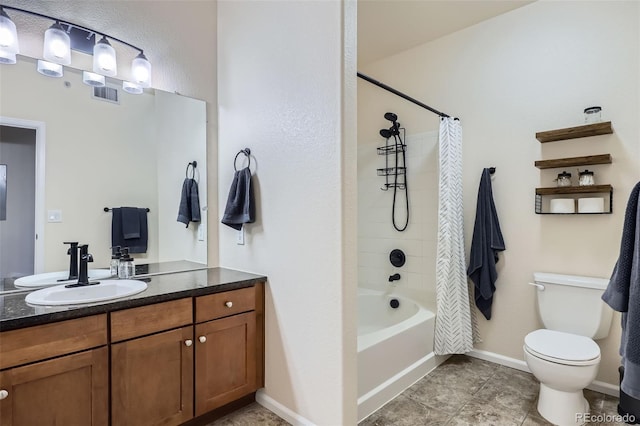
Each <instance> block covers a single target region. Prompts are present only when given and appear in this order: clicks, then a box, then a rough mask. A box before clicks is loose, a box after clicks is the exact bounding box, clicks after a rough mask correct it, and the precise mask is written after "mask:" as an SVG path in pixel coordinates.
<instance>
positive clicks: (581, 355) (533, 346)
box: [524, 329, 600, 364]
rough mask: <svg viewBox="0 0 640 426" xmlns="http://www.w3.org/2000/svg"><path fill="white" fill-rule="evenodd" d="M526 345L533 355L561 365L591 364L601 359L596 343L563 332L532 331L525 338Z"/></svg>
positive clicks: (586, 338) (583, 337)
mask: <svg viewBox="0 0 640 426" xmlns="http://www.w3.org/2000/svg"><path fill="white" fill-rule="evenodd" d="M524 344H525V346H526V347H527V349H529V351H530V352H532V353H533V355H539V356H540V357H541V358H543V359H547V360H549V361H552V362H557V363H560V364H584V363H586V364H590V363H593V361H594V360H598V359H599V358H600V347H599V346H598V344H597V343H596V342H594V341H593V340H591V339H589V338H588V337H585V336H579V335H577V334H571V333H564V332H562V331H554V330H546V329H542V330H536V331H532V332H531V333H529V334H527V336H526V337H525V338H524ZM589 361H592V362H589Z"/></svg>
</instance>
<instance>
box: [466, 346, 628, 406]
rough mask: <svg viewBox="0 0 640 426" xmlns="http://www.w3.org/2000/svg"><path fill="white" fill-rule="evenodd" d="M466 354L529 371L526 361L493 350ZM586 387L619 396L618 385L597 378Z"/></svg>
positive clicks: (477, 350)
mask: <svg viewBox="0 0 640 426" xmlns="http://www.w3.org/2000/svg"><path fill="white" fill-rule="evenodd" d="M467 355H469V356H470V357H473V358H478V359H483V360H485V361H489V362H493V363H495V364H500V365H504V366H505V367H510V368H515V369H516V370H520V371H526V372H527V373H531V371H529V367H528V366H527V363H526V362H525V361H523V360H521V359H515V358H511V357H508V356H504V355H500V354H497V353H495V352H489V351H483V350H480V349H474V350H472V351H471V352H467ZM587 389H589V390H592V391H595V392H600V393H604V394H607V395H611V396H615V397H616V398H618V397H619V396H620V386H618V385H612V384H611V383H606V382H601V381H599V380H596V381H594V382H593V383H591V384H590V385H589V386H587Z"/></svg>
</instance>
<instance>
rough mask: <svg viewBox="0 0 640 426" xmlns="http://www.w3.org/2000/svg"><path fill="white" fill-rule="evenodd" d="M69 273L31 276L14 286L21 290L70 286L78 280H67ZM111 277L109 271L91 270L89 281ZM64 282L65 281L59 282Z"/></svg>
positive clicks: (61, 272)
mask: <svg viewBox="0 0 640 426" xmlns="http://www.w3.org/2000/svg"><path fill="white" fill-rule="evenodd" d="M68 277H69V271H60V272H47V273H45V274H37V275H29V276H26V277H22V278H18V279H17V280H16V281H15V283H14V285H15V286H16V287H20V288H40V287H49V286H52V285H60V284H70V283H73V282H74V281H76V282H77V281H78V280H77V279H76V280H67V278H68ZM109 277H111V271H110V270H109V269H89V280H102V279H105V278H109ZM58 280H64V281H58Z"/></svg>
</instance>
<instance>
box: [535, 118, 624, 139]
mask: <svg viewBox="0 0 640 426" xmlns="http://www.w3.org/2000/svg"><path fill="white" fill-rule="evenodd" d="M610 133H613V128H612V127H611V122H610V121H604V122H601V123H593V124H585V125H583V126H576V127H567V128H566V129H557V130H547V131H546V132H538V133H536V139H538V140H539V141H540V142H542V143H545V142H555V141H561V140H565V139H576V138H586V137H588V136H597V135H606V134H610Z"/></svg>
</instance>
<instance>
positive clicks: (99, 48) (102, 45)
mask: <svg viewBox="0 0 640 426" xmlns="http://www.w3.org/2000/svg"><path fill="white" fill-rule="evenodd" d="M117 68H118V64H117V61H116V50H115V49H114V48H113V47H112V46H111V43H109V40H107V38H106V37H105V36H102V39H101V40H100V41H99V42H97V43H96V44H95V45H94V46H93V72H96V73H98V74H102V75H106V76H107V77H114V76H115V75H116V74H117V73H118V72H117Z"/></svg>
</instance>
